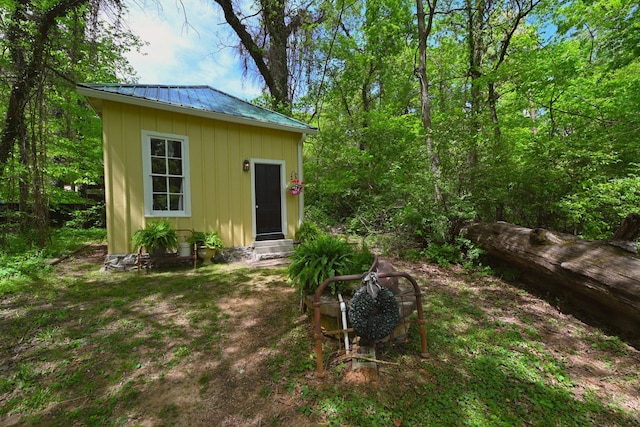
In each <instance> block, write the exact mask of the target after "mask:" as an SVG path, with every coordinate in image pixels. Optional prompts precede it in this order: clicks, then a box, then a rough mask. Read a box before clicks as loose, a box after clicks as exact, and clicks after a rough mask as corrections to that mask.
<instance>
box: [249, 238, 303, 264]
mask: <svg viewBox="0 0 640 427" xmlns="http://www.w3.org/2000/svg"><path fill="white" fill-rule="evenodd" d="M292 253H293V240H291V239H282V240H263V241H256V242H253V256H254V259H256V260H262V259H274V258H286V257H288V256H290V255H291V254H292Z"/></svg>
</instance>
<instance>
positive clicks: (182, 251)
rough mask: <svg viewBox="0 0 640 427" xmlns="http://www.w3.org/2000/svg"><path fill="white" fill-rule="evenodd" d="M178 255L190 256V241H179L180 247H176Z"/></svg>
mask: <svg viewBox="0 0 640 427" xmlns="http://www.w3.org/2000/svg"><path fill="white" fill-rule="evenodd" d="M178 256H182V257H187V256H191V243H180V247H179V248H178Z"/></svg>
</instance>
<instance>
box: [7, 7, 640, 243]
mask: <svg viewBox="0 0 640 427" xmlns="http://www.w3.org/2000/svg"><path fill="white" fill-rule="evenodd" d="M215 3H217V6H219V7H220V8H221V9H222V11H223V12H224V16H225V21H226V24H227V25H228V26H229V28H230V29H231V30H232V31H233V32H234V33H235V34H236V35H237V40H238V42H237V45H236V46H235V47H232V48H234V49H237V52H238V54H239V55H240V56H241V57H242V58H243V59H244V64H245V67H246V71H247V75H253V76H257V78H259V79H261V81H263V82H264V87H265V95H264V96H263V97H261V98H260V99H257V100H254V101H255V102H257V103H259V104H262V105H265V106H267V107H269V108H272V109H275V110H278V111H282V112H284V113H287V114H292V115H294V116H295V117H297V118H300V119H302V120H305V121H307V122H309V123H311V124H313V125H314V126H317V127H318V128H319V132H318V134H317V135H316V136H313V137H309V138H308V139H307V140H306V143H305V149H304V156H305V169H304V180H305V182H306V183H307V184H306V186H305V203H306V206H307V212H306V218H307V219H308V220H311V221H314V222H316V223H318V224H320V225H326V226H329V225H335V224H343V225H344V226H345V227H346V231H348V232H350V233H355V234H361V235H372V234H375V235H390V236H393V237H392V239H391V240H390V241H389V242H387V243H388V245H392V246H393V247H394V249H396V250H398V251H401V250H403V249H408V248H419V249H420V250H424V251H426V252H427V253H428V252H429V251H442V249H443V248H447V247H455V246H456V245H460V244H463V243H461V240H459V238H458V232H459V229H460V227H461V225H462V224H463V223H464V222H465V221H467V220H471V219H477V220H484V221H495V220H502V221H508V222H512V223H516V224H519V225H523V226H529V227H545V228H550V229H555V230H559V231H564V232H570V233H574V234H577V235H580V236H582V237H585V238H604V237H607V236H609V235H610V234H611V233H612V231H613V230H615V228H617V226H618V225H619V223H620V221H621V220H622V219H623V218H624V217H625V216H626V215H627V214H629V213H632V212H637V211H638V206H639V204H640V203H639V202H640V177H639V173H640V162H639V159H640V157H639V155H640V12H639V10H638V9H639V7H638V4H637V3H636V2H633V1H631V0H567V1H562V0H529V1H524V0H504V1H503V0H497V1H492V0H447V1H443V0H426V2H425V1H424V0H415V1H405V0H335V1H324V0H309V1H288V2H284V1H281V0H261V1H260V2H255V3H253V2H240V3H235V2H233V3H232V2H231V1H229V0H215ZM131 7H138V6H131ZM185 12H186V15H185V16H187V17H188V13H198V12H197V11H188V10H185ZM126 15H127V5H126V4H124V3H120V2H119V1H117V0H92V1H89V0H0V18H1V19H0V34H2V37H1V38H0V47H1V51H0V52H1V54H0V73H2V81H1V83H0V118H1V119H2V121H3V123H2V132H1V134H0V136H1V138H0V227H1V232H0V239H2V240H3V241H4V239H5V238H6V236H7V235H9V234H13V235H15V233H20V234H22V235H23V236H24V238H25V241H26V242H29V243H30V244H33V245H35V246H43V245H46V243H47V240H48V235H49V230H50V227H51V226H55V225H57V224H58V222H57V220H61V219H64V220H68V219H69V218H72V221H71V222H68V223H67V224H68V225H75V226H78V227H85V226H90V225H98V226H101V225H104V220H103V219H102V217H103V215H104V206H103V204H102V203H100V202H96V201H94V200H92V198H91V193H92V191H91V190H93V189H96V188H97V189H99V188H100V187H101V186H102V174H103V169H102V167H103V165H102V146H101V144H102V142H101V123H100V121H99V118H97V117H96V115H95V113H94V112H93V111H92V110H91V109H90V107H89V106H88V105H87V103H86V102H85V100H83V99H82V98H81V97H79V96H78V95H77V94H76V93H75V83H77V82H135V80H136V77H135V70H133V69H131V67H130V66H129V64H128V63H127V62H126V60H125V59H124V58H125V56H124V54H125V53H126V52H127V51H129V50H131V49H137V48H138V47H139V46H141V43H142V41H140V40H139V39H137V38H136V37H135V36H134V35H133V34H132V32H131V31H129V30H128V27H127V23H126ZM176 24H179V25H182V24H183V23H176ZM187 24H188V21H187ZM214 24H218V22H212V25H214ZM220 89H224V88H220ZM70 190H71V191H70ZM98 199H99V197H98ZM88 206H89V207H88ZM87 207H88V208H87Z"/></svg>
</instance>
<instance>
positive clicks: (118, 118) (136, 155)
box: [77, 84, 317, 254]
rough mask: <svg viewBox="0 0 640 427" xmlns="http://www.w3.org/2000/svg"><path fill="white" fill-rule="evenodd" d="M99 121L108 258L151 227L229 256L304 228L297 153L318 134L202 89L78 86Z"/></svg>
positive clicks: (125, 249) (129, 248)
mask: <svg viewBox="0 0 640 427" xmlns="http://www.w3.org/2000/svg"><path fill="white" fill-rule="evenodd" d="M77 91H78V93H80V94H81V95H84V96H85V97H86V98H87V99H88V100H89V102H90V104H91V105H92V107H93V108H94V109H95V111H96V112H97V113H98V114H99V115H100V116H101V118H102V124H103V142H104V175H105V196H106V210H107V243H108V251H109V254H117V253H120V254H122V253H132V252H134V251H135V250H136V248H133V247H132V243H131V236H132V235H133V233H135V232H136V230H138V229H140V228H142V227H144V226H145V225H146V223H147V221H149V220H155V219H159V218H169V219H170V220H171V221H172V223H173V224H174V226H175V227H176V228H178V229H194V230H199V231H205V232H209V231H217V232H218V233H219V235H220V237H221V238H222V240H224V242H225V245H226V246H227V247H233V248H240V249H242V250H244V251H245V252H247V250H249V251H250V250H252V248H254V246H255V242H256V241H287V240H291V239H292V238H293V236H294V234H295V231H296V228H297V226H298V225H299V224H300V222H301V221H302V216H303V208H304V200H303V193H300V194H296V195H294V194H291V192H290V191H287V189H288V188H290V185H291V181H292V180H293V179H299V180H302V144H303V141H304V139H305V137H306V136H307V135H309V134H315V133H316V131H317V130H316V129H315V128H313V127H311V126H309V125H307V124H305V123H303V122H300V121H298V120H295V119H292V118H290V117H287V116H285V115H282V114H279V113H276V112H273V111H270V110H267V109H264V108H261V107H258V106H256V105H253V104H250V103H248V102H246V101H243V100H241V99H239V98H236V97H233V96H231V95H228V94H226V93H223V92H220V91H218V90H216V89H213V88H211V87H208V86H162V85H138V84H79V85H78V86H77Z"/></svg>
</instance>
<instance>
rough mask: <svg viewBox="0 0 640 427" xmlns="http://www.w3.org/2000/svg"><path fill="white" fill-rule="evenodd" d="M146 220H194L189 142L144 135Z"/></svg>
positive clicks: (185, 139)
mask: <svg viewBox="0 0 640 427" xmlns="http://www.w3.org/2000/svg"><path fill="white" fill-rule="evenodd" d="M142 164H143V167H142V171H143V174H144V213H145V215H146V216H162V217H171V216H174V217H175V216H191V194H190V186H189V138H188V137H186V136H180V135H170V134H165V133H156V132H149V131H142Z"/></svg>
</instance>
